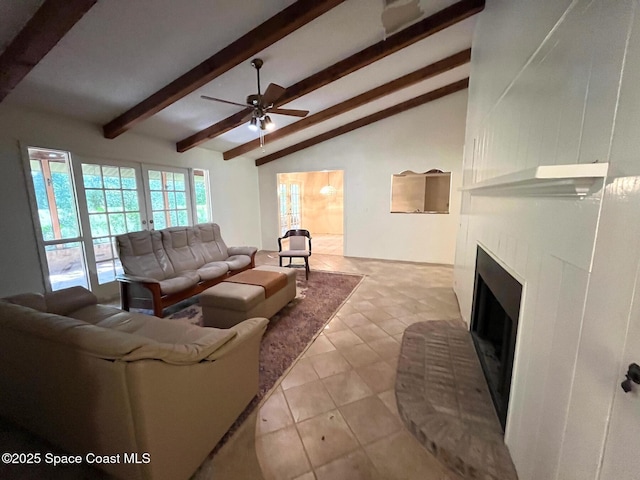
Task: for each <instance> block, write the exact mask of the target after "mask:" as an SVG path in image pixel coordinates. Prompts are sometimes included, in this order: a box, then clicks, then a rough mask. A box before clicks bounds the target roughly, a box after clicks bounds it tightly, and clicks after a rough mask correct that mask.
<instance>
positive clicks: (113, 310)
mask: <svg viewBox="0 0 640 480" xmlns="http://www.w3.org/2000/svg"><path fill="white" fill-rule="evenodd" d="M121 313H122V310H120V309H119V308H117V307H112V306H110V305H89V306H87V307H84V308H81V309H79V310H76V311H74V312H71V313H68V314H67V316H68V317H71V318H75V319H76V320H82V321H83V322H87V323H93V324H94V325H99V324H100V322H101V321H102V320H104V319H106V318H111V317H113V316H114V315H119V314H121Z"/></svg>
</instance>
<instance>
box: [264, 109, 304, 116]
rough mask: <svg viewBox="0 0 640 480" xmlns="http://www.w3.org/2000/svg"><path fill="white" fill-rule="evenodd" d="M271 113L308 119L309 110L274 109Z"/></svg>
mask: <svg viewBox="0 0 640 480" xmlns="http://www.w3.org/2000/svg"><path fill="white" fill-rule="evenodd" d="M269 113H277V114H279V115H291V116H292V117H306V116H307V115H309V110H292V109H290V108H272V109H270V110H269Z"/></svg>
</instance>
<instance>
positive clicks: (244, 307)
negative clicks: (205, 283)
mask: <svg viewBox="0 0 640 480" xmlns="http://www.w3.org/2000/svg"><path fill="white" fill-rule="evenodd" d="M252 271H257V272H276V273H280V274H281V275H285V276H286V281H284V279H282V278H281V279H280V285H279V287H280V288H276V289H275V291H274V288H273V284H272V286H271V287H267V288H266V290H269V291H266V290H265V287H262V286H260V285H252V284H250V283H236V282H237V281H242V279H243V277H242V276H244V275H245V274H246V276H247V277H249V278H251V277H250V272H252ZM296 275H297V272H296V271H295V270H293V269H291V268H286V267H272V266H270V265H262V266H259V267H256V268H254V269H253V270H247V271H246V272H242V273H240V274H238V275H236V276H235V277H231V278H230V279H229V281H224V282H220V283H218V284H217V285H214V286H213V287H210V288H208V289H206V290H205V291H204V292H202V293H201V294H200V305H202V316H203V323H204V326H205V327H216V328H230V327H233V326H234V325H236V324H237V323H240V322H242V321H243V320H246V319H247V318H253V317H265V318H271V317H272V316H273V315H275V314H276V313H277V312H278V311H279V310H280V309H281V308H283V307H284V306H285V305H286V304H287V303H289V302H290V301H291V300H293V299H294V298H295V297H296ZM259 276H260V274H258V277H259ZM236 277H239V278H236ZM274 277H277V276H274ZM249 281H251V280H249Z"/></svg>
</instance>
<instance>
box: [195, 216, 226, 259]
mask: <svg viewBox="0 0 640 480" xmlns="http://www.w3.org/2000/svg"><path fill="white" fill-rule="evenodd" d="M194 229H196V230H197V231H198V236H199V238H200V251H201V252H202V256H203V258H204V261H205V262H206V263H210V262H219V261H222V260H226V259H227V258H228V257H229V253H228V252H227V245H226V244H225V243H224V240H222V235H221V234H220V227H219V226H218V225H217V224H215V223H201V224H199V225H196V226H195V227H194Z"/></svg>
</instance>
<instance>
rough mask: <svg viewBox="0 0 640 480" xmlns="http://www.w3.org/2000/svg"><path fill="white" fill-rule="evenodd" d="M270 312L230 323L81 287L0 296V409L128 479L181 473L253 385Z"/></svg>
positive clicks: (176, 477) (193, 464) (202, 454)
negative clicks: (198, 321) (162, 313)
mask: <svg viewBox="0 0 640 480" xmlns="http://www.w3.org/2000/svg"><path fill="white" fill-rule="evenodd" d="M266 325H267V320H266V319H264V318H252V319H249V320H247V321H245V322H242V323H240V324H238V325H237V326H235V327H233V328H231V329H228V330H219V329H215V328H205V327H198V326H195V325H189V324H187V323H184V322H180V321H176V320H173V321H172V320H164V319H160V318H156V317H151V316H147V315H142V314H136V313H129V312H124V311H122V310H120V309H117V308H115V307H110V306H105V305H98V304H97V301H96V297H95V296H94V295H93V294H92V293H91V292H89V291H87V290H85V289H83V288H81V287H73V288H70V289H66V290H62V291H58V292H54V293H50V294H45V295H41V294H24V295H18V296H14V297H9V298H6V299H1V300H0V351H1V352H2V354H1V355H0V416H2V417H4V418H6V419H8V420H10V421H13V422H15V423H17V424H19V425H22V426H23V427H25V428H27V429H28V430H31V431H32V432H34V433H35V434H37V435H39V436H41V437H43V438H45V439H47V440H49V441H50V442H52V443H54V444H56V445H58V446H60V447H61V448H63V449H65V450H66V451H68V452H69V453H73V454H79V455H86V454H87V453H89V452H92V453H94V454H97V455H116V454H120V455H121V459H122V455H123V454H124V453H128V454H131V453H138V454H139V457H140V458H141V456H142V454H143V453H148V454H149V459H150V462H149V463H148V464H144V463H141V464H126V463H123V462H122V461H121V462H120V463H115V464H101V465H99V466H100V468H103V469H104V470H106V471H107V472H109V473H110V474H112V475H114V476H116V477H118V478H123V479H124V478H126V479H155V480H164V479H166V480H180V479H188V478H189V477H190V476H191V475H192V474H193V472H194V471H195V470H196V469H197V468H198V466H199V465H200V464H201V463H202V462H203V460H204V459H205V458H206V457H207V455H208V454H209V453H210V452H211V450H212V449H213V448H214V447H215V445H216V443H217V442H218V441H219V440H220V438H222V436H223V435H224V433H225V432H226V431H227V430H228V429H229V427H230V426H231V425H232V424H233V422H234V421H235V420H236V418H237V417H238V415H239V414H240V413H241V412H242V411H243V409H244V408H245V407H246V405H247V404H248V403H249V402H250V401H251V399H252V398H253V397H254V395H255V394H256V393H257V390H258V352H259V347H260V340H261V338H262V335H263V333H264V331H265V329H266Z"/></svg>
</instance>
